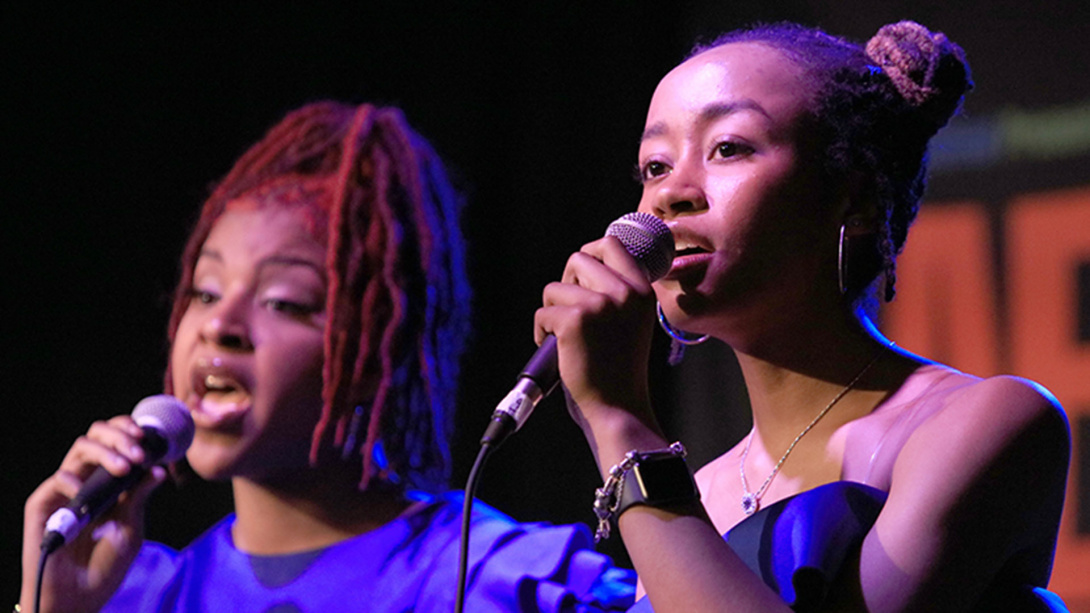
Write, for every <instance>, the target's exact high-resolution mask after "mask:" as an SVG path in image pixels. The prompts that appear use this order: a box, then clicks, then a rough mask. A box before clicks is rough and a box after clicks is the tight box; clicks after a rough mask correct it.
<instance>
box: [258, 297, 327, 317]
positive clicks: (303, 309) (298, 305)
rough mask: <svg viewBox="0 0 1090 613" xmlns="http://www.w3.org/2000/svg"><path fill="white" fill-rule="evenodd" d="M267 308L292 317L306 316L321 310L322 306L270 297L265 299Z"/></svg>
mask: <svg viewBox="0 0 1090 613" xmlns="http://www.w3.org/2000/svg"><path fill="white" fill-rule="evenodd" d="M265 308H267V309H269V310H270V311H274V312H276V313H283V314H285V315H290V316H292V317H306V316H308V315H313V314H314V313H318V312H320V311H321V310H322V309H321V307H316V306H313V305H310V304H305V303H302V302H293V301H291V300H283V299H281V298H269V299H267V300H266V301H265Z"/></svg>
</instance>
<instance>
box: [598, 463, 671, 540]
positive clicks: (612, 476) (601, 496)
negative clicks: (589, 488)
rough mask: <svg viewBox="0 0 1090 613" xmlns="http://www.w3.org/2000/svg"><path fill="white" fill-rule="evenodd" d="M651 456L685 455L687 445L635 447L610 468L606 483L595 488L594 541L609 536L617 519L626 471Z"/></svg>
mask: <svg viewBox="0 0 1090 613" xmlns="http://www.w3.org/2000/svg"><path fill="white" fill-rule="evenodd" d="M649 456H677V457H682V458H684V457H685V446H684V445H682V444H681V443H680V442H675V443H673V444H671V445H670V446H669V447H668V448H666V449H658V450H655V451H642V452H641V451H637V450H635V449H633V450H632V451H629V452H628V453H626V454H624V458H622V459H621V461H620V462H619V463H618V464H615V465H614V466H613V467H612V468H610V469H609V473H608V474H607V476H606V481H605V483H603V484H602V487H600V488H598V489H596V490H594V515H595V516H596V517H597V518H598V529H597V530H595V531H594V542H595V543H598V542H600V541H603V540H605V539H608V538H609V533H610V529H611V527H610V523H611V522H612V521H613V520H615V519H616V517H615V514H616V513H617V507H618V506H620V503H621V496H622V494H623V491H624V476H625V473H627V472H628V471H630V470H632V467H633V466H635V465H636V463H637V462H639V461H640V460H641V459H644V458H647V457H649Z"/></svg>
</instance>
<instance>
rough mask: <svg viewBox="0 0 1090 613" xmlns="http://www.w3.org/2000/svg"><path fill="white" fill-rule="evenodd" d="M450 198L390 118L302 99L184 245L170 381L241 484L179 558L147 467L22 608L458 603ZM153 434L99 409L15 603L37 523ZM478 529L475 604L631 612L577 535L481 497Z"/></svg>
mask: <svg viewBox="0 0 1090 613" xmlns="http://www.w3.org/2000/svg"><path fill="white" fill-rule="evenodd" d="M460 211H461V202H460V199H459V198H458V197H457V196H456V194H455V193H454V190H453V189H452V187H451V185H450V183H449V182H448V180H447V178H446V172H445V170H444V168H443V164H442V162H441V160H440V159H439V157H438V156H437V155H436V154H435V152H434V151H433V150H432V148H431V146H430V145H429V144H428V143H427V141H425V140H424V139H423V138H422V137H421V136H420V135H418V134H417V133H416V132H415V131H414V130H413V129H412V128H411V127H410V126H409V124H408V123H407V122H406V120H405V117H404V116H403V114H402V113H401V112H400V111H399V110H397V109H393V108H378V107H375V106H372V105H361V106H349V105H344V104H340V103H334V102H319V103H314V104H310V105H307V106H305V107H303V108H300V109H298V110H296V111H293V112H291V113H290V114H288V115H287V117H285V118H284V119H283V120H282V121H280V122H279V123H278V124H277V125H276V126H274V127H273V128H272V129H271V130H270V131H269V133H268V134H267V135H266V136H265V137H264V138H263V139H262V140H261V141H259V142H258V143H256V144H254V145H253V146H252V147H251V148H250V149H249V150H248V151H247V152H246V153H245V154H244V155H243V156H242V157H241V158H240V159H239V160H238V161H237V162H236V163H235V165H234V167H233V168H232V169H231V171H230V172H229V173H228V174H227V176H226V177H225V178H224V179H223V180H222V181H221V182H220V183H219V185H218V186H217V187H216V188H215V190H214V191H213V193H212V195H211V197H210V198H209V199H208V200H207V201H206V202H205V204H204V206H203V208H202V210H201V215H200V219H199V220H198V222H197V225H196V228H195V229H194V230H193V233H192V234H191V236H190V238H189V242H188V244H187V246H186V249H185V252H184V254H183V256H182V262H181V271H182V273H181V280H180V281H179V284H178V288H177V291H176V293H175V300H174V308H173V313H172V315H171V318H170V323H169V328H168V336H169V339H170V343H171V351H170V359H169V365H168V368H167V373H166V383H165V387H166V391H167V393H169V394H173V395H175V396H177V397H178V398H179V399H181V400H182V401H184V402H185V404H186V405H187V407H188V409H189V412H190V414H191V415H192V417H193V422H194V423H195V426H196V435H195V438H194V440H193V444H192V446H190V447H189V449H188V452H187V454H186V459H187V462H188V465H189V466H190V467H191V468H192V469H193V471H195V472H196V473H197V474H198V475H199V476H201V477H203V478H205V479H211V480H222V481H230V483H231V486H232V493H233V495H234V505H235V512H234V513H232V514H231V515H229V516H228V517H226V518H225V519H224V520H222V521H221V522H219V523H218V524H217V525H215V526H214V527H212V528H211V529H209V530H208V532H206V533H205V534H204V535H203V536H201V537H199V538H198V539H197V540H196V541H194V542H193V543H191V544H190V545H189V546H188V547H186V548H185V549H183V550H182V551H180V552H175V551H172V550H170V549H168V548H167V547H165V546H163V545H160V544H157V543H145V542H144V540H143V534H142V526H143V508H144V503H145V501H146V498H147V495H148V493H149V492H150V491H151V489H152V488H154V486H155V485H157V484H158V483H161V482H162V481H163V479H164V478H165V471H164V470H163V469H162V468H161V467H154V468H152V469H151V470H150V471H149V475H148V476H147V477H146V478H145V479H144V480H143V482H142V484H141V485H140V486H139V487H137V488H136V489H135V490H134V491H131V492H128V493H127V494H126V495H123V496H122V498H121V499H120V501H119V504H118V505H117V506H115V507H114V508H112V509H111V510H110V511H109V512H107V513H106V514H104V515H103V516H102V517H101V518H100V519H99V520H98V521H97V522H95V523H94V524H92V525H91V526H89V527H88V529H87V530H85V531H83V533H82V534H80V535H79V536H78V538H75V539H74V540H73V542H71V543H68V544H67V545H65V546H64V547H63V548H61V549H59V550H58V551H56V552H55V553H53V554H52V555H51V556H50V557H49V558H48V559H47V564H46V568H45V574H44V584H43V587H44V589H43V595H42V603H41V610H40V611H35V613H49V612H77V611H88V612H90V611H100V610H101V611H118V612H121V611H124V612H132V611H140V612H145V611H146V612H150V611H194V612H198V611H200V612H221V611H254V612H259V611H260V612H273V611H275V612H278V613H290V612H297V611H314V612H322V613H327V612H336V611H344V612H353V613H356V612H360V611H371V612H376V613H377V612H402V611H418V612H425V611H435V612H439V611H442V612H447V611H451V610H453V608H454V600H455V594H456V593H457V587H458V586H457V575H458V560H459V546H458V545H459V531H460V527H461V516H462V498H461V494H460V493H449V492H445V491H444V490H445V488H446V486H447V479H448V477H449V475H450V469H451V457H450V456H451V454H450V446H449V437H450V436H451V430H452V426H453V419H452V418H453V410H454V406H455V405H454V403H455V395H456V390H457V381H458V370H459V360H460V358H461V356H462V353H463V350H464V348H465V341H466V337H467V333H468V328H469V300H470V292H469V286H468V281H467V275H466V269H465V264H466V263H465V247H464V243H463V240H462V235H461V231H460V229H459V216H460ZM182 414H183V415H184V413H182ZM143 436H144V435H143V432H142V431H141V429H140V428H139V427H138V426H137V425H136V423H135V422H134V421H133V419H132V417H130V416H128V415H122V416H118V417H114V418H112V419H110V420H108V421H100V422H96V423H95V424H94V425H93V426H92V427H91V429H90V430H89V431H88V433H87V435H86V436H84V437H81V438H80V439H79V440H77V441H76V442H75V443H74V444H73V446H72V448H71V450H70V451H69V453H68V455H67V456H66V457H65V458H64V460H63V461H62V463H61V466H60V468H59V469H58V470H57V472H56V473H54V474H53V475H52V476H50V477H49V478H48V479H46V481H45V482H44V483H42V484H41V486H39V487H38V489H37V490H35V492H34V493H33V494H32V495H31V496H30V498H29V499H28V500H27V503H26V516H25V522H24V541H23V585H22V604H23V610H24V611H28V612H29V611H32V610H33V609H34V606H33V604H32V603H33V602H34V600H35V575H36V572H35V571H36V569H37V564H38V561H39V559H40V556H39V543H41V541H42V534H43V531H44V528H45V525H46V519H47V518H48V517H49V516H50V514H52V513H53V512H54V511H55V510H57V509H58V508H60V507H62V506H64V505H65V504H67V503H68V502H69V500H71V499H72V498H73V497H74V496H75V495H76V494H77V492H78V491H79V490H80V487H81V485H82V483H83V482H84V481H85V480H86V479H87V478H88V476H89V475H91V473H92V471H94V470H95V469H96V467H98V466H102V467H105V468H107V469H108V471H109V472H110V473H111V474H113V475H115V476H121V475H125V474H127V473H129V471H131V470H133V466H134V465H138V464H140V462H141V461H142V460H143V459H144V452H143V451H142V450H141V447H140V446H139V444H138V442H139V440H140V439H141V438H143ZM194 503H199V501H194ZM472 529H473V535H474V539H473V543H472V545H473V547H472V549H471V550H470V554H469V570H470V582H469V585H468V590H467V594H466V604H467V607H468V609H467V610H470V611H495V612H497V613H498V612H508V611H533V612H535V613H536V612H539V611H561V610H569V609H570V607H572V606H574V605H575V604H576V603H578V604H579V605H580V606H581V607H583V609H582V610H588V611H591V610H620V609H623V608H624V607H625V606H627V605H628V604H630V603H631V600H632V598H631V595H632V581H630V580H628V577H627V575H626V573H625V572H624V571H618V570H616V569H612V567H611V566H610V564H609V562H608V559H607V558H606V557H605V556H602V555H599V554H596V553H594V552H592V551H588V550H587V549H586V547H588V546H589V545H590V538H589V537H590V534H589V532H588V531H587V530H586V529H585V527H582V526H579V527H574V526H546V525H541V524H533V525H527V524H518V523H515V522H513V521H512V520H510V519H509V518H507V517H505V516H503V515H502V514H500V513H498V512H497V511H495V510H493V509H491V508H488V507H487V506H485V505H482V504H476V505H475V506H474V509H473V516H472Z"/></svg>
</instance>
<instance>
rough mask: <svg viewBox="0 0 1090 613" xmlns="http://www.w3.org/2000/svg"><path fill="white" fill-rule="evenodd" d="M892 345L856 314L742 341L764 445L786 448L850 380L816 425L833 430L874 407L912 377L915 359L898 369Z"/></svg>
mask: <svg viewBox="0 0 1090 613" xmlns="http://www.w3.org/2000/svg"><path fill="white" fill-rule="evenodd" d="M888 345H889V341H888V340H886V339H885V338H883V337H882V336H881V334H879V333H878V331H877V330H876V329H874V327H873V326H872V325H870V322H869V321H868V320H864V321H862V322H860V320H859V319H856V318H855V316H848V317H846V318H845V319H844V320H843V321H841V322H835V323H833V322H826V323H825V324H823V325H821V326H808V327H807V328H805V329H800V328H799V327H797V326H796V327H792V328H791V329H790V330H784V331H782V333H781V334H777V335H776V338H775V339H765V341H764V342H761V343H754V344H751V345H750V346H748V347H746V348H745V350H741V349H738V348H736V349H735V353H736V355H737V357H738V363H739V365H740V366H741V369H742V374H743V376H744V378H745V381H746V389H747V391H748V392H749V399H750V405H751V407H752V410H753V423H754V429H755V432H756V436H757V437H758V438H759V439H760V440H761V441H762V442H763V445H762V446H764V447H767V448H769V449H784V448H786V446H787V445H788V444H790V442H791V441H792V440H793V439H794V438H795V436H797V435H798V434H799V432H800V431H802V429H803V428H805V427H806V425H807V424H809V423H810V422H811V421H812V420H813V419H814V418H815V417H816V416H817V415H818V414H819V413H820V412H821V411H822V409H824V408H825V407H826V406H827V405H828V404H829V403H830V402H831V401H833V399H834V398H836V397H837V396H838V395H839V394H840V393H841V392H844V391H845V390H846V388H849V386H850V389H849V390H848V391H847V392H846V393H844V395H843V396H841V397H840V399H839V400H837V401H836V403H835V405H834V406H833V407H832V409H830V411H829V412H828V413H827V414H826V415H825V417H823V418H822V421H821V423H820V424H819V425H818V426H815V428H816V429H818V428H819V429H820V430H824V431H826V432H831V431H832V430H834V429H835V428H836V427H837V426H839V425H842V424H844V423H847V422H848V421H851V420H853V419H856V418H859V417H862V416H863V415H866V414H867V413H869V412H870V411H871V410H873V409H874V407H875V406H876V405H877V404H878V403H879V402H881V400H882V399H883V398H884V397H885V396H887V395H888V394H889V393H890V391H891V390H892V389H894V388H896V386H897V385H898V384H899V383H898V382H897V378H898V377H900V378H901V380H903V377H904V376H907V370H905V368H907V366H908V365H907V364H902V365H901V366H902V367H904V368H898V369H894V370H896V371H897V372H894V371H893V370H891V368H892V363H893V362H894V361H896V360H894V359H892V358H891V356H893V355H894V353H893V352H890V351H888V350H887V346H888ZM864 370H865V372H864ZM861 373H862V374H861ZM898 373H901V374H898ZM857 377H858V379H857ZM853 381H854V383H853ZM814 434H817V433H816V432H815V433H814ZM815 438H816V437H815Z"/></svg>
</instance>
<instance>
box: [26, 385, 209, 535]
mask: <svg viewBox="0 0 1090 613" xmlns="http://www.w3.org/2000/svg"><path fill="white" fill-rule="evenodd" d="M132 419H133V421H134V422H136V425H137V426H139V428H140V429H141V430H142V431H143V436H142V437H141V438H140V439H139V445H140V448H141V449H142V450H143V453H142V455H143V461H142V462H139V463H136V464H133V465H132V467H131V468H130V469H129V472H128V474H125V475H123V476H115V475H112V474H110V472H109V471H107V470H106V469H105V468H104V467H102V466H99V467H98V468H97V469H95V472H94V473H92V474H91V476H90V477H89V478H88V479H87V481H86V482H84V484H83V487H81V488H80V490H79V493H77V494H76V497H75V498H73V499H72V501H71V502H70V503H68V505H66V506H65V507H63V508H61V509H58V510H57V511H55V512H54V513H53V514H52V515H50V516H49V520H48V521H46V524H45V530H46V533H45V538H44V540H43V542H42V549H43V551H46V552H49V553H51V552H53V551H55V550H56V549H57V548H59V547H60V546H61V545H64V544H65V543H68V542H71V541H72V539H74V538H75V537H76V535H77V534H79V532H80V530H82V529H83V528H84V527H86V526H87V524H89V523H91V522H92V521H94V520H95V519H96V518H98V516H99V515H101V514H102V513H103V512H104V511H106V510H107V509H109V508H110V507H111V506H113V505H114V503H116V502H117V498H118V496H120V495H121V493H122V492H124V491H126V490H128V489H130V488H132V487H133V486H135V485H136V484H137V483H139V482H140V480H141V479H142V478H143V477H144V475H145V474H147V470H148V469H149V468H151V467H152V466H153V465H155V464H158V463H160V462H173V461H175V460H179V459H181V457H182V456H183V455H185V451H186V449H188V448H189V445H190V443H192V442H193V433H194V425H193V418H192V417H190V415H189V410H188V409H186V407H185V405H184V404H182V402H181V401H180V400H178V399H177V398H174V397H173V396H166V395H161V396H150V397H148V398H145V399H143V400H141V401H140V402H139V403H137V405H136V408H135V409H133V412H132Z"/></svg>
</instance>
